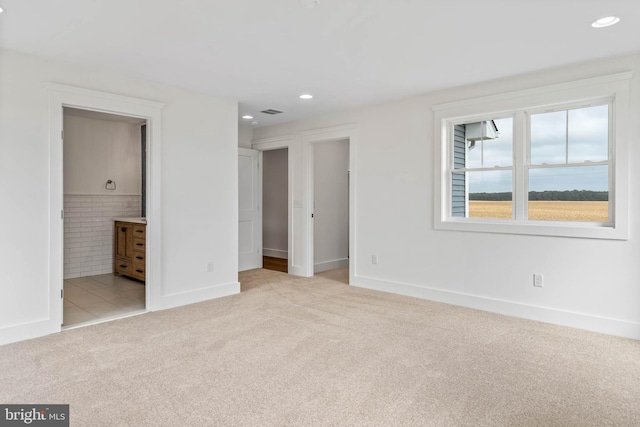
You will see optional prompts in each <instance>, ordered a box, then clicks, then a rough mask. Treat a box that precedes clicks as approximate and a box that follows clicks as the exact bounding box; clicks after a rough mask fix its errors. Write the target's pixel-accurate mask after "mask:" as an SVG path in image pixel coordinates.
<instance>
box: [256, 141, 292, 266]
mask: <svg viewBox="0 0 640 427" xmlns="http://www.w3.org/2000/svg"><path fill="white" fill-rule="evenodd" d="M288 165H289V149H288V148H279V149H275V150H267V151H263V152H262V166H263V167H262V207H263V209H262V254H263V268H265V269H267V270H275V271H281V272H284V273H288V272H289V252H288V245H289V214H288V208H289V167H288Z"/></svg>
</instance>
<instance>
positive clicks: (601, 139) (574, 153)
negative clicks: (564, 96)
mask: <svg viewBox="0 0 640 427" xmlns="http://www.w3.org/2000/svg"><path fill="white" fill-rule="evenodd" d="M568 141H569V162H570V163H583V162H586V161H591V162H600V161H606V160H607V159H608V158H609V106H608V105H598V106H596V107H588V108H579V109H576V110H569V130H568Z"/></svg>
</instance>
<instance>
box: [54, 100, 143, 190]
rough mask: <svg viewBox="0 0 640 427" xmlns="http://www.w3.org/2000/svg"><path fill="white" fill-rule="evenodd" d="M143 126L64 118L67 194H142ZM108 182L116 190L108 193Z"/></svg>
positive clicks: (65, 186) (76, 117) (71, 116)
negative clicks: (141, 127)
mask: <svg viewBox="0 0 640 427" xmlns="http://www.w3.org/2000/svg"><path fill="white" fill-rule="evenodd" d="M140 132H141V131H140V125H135V124H131V123H123V122H116V121H112V120H98V119H93V118H88V117H79V116H73V115H70V114H67V113H65V115H64V133H65V138H64V194H93V195H99V194H108V195H116V194H117V195H140V194H141V183H142V175H141V172H140V171H141V142H140V137H141V133H140ZM108 179H111V180H113V181H115V182H116V184H117V185H116V189H115V190H113V191H111V190H106V189H105V183H106V181H107V180H108Z"/></svg>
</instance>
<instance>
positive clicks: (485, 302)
mask: <svg viewBox="0 0 640 427" xmlns="http://www.w3.org/2000/svg"><path fill="white" fill-rule="evenodd" d="M350 284H351V285H353V286H357V287H360V288H366V289H372V290H376V291H382V292H389V293H393V294H398V295H405V296H409V297H414V298H421V299H426V300H430V301H436V302H440V303H445V304H452V305H458V306H462V307H468V308H473V309H478V310H484V311H488V312H491V313H498V314H503V315H507V316H513V317H519V318H524V319H529V320H536V321H540V322H545V323H551V324H555V325H562V326H569V327H573V328H579V329H586V330H588V331H593V332H600V333H603V334H609V335H616V336H620V337H625V338H632V339H636V340H639V339H640V323H637V322H629V321H626V320H620V319H612V318H609V317H600V316H592V315H589V314H584V313H577V312H571V311H565V310H557V309H553V308H549V307H542V306H535V305H530V304H523V303H519V302H515V301H508V300H502V299H496V298H487V297H482V296H479V295H472V294H467V293H462V292H452V291H446V290H443V289H437V288H431V287H423V286H417V285H412V284H407V283H399V282H389V281H384V280H378V279H373V278H369V277H362V276H356V277H355V280H353V281H351V282H350Z"/></svg>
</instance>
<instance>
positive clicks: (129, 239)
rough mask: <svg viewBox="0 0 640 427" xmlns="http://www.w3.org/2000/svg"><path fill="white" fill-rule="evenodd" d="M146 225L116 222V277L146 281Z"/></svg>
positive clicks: (114, 267) (114, 253) (114, 263)
mask: <svg viewBox="0 0 640 427" xmlns="http://www.w3.org/2000/svg"><path fill="white" fill-rule="evenodd" d="M146 235H147V226H146V224H138V223H133V222H124V221H116V222H115V225H114V235H113V271H114V274H116V275H122V276H129V277H133V278H134V279H138V280H142V281H144V280H145V279H146V275H145V267H146Z"/></svg>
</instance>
